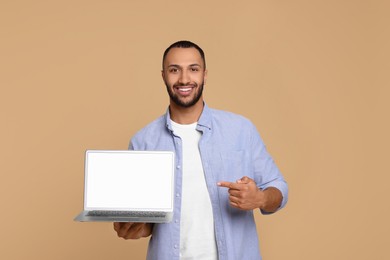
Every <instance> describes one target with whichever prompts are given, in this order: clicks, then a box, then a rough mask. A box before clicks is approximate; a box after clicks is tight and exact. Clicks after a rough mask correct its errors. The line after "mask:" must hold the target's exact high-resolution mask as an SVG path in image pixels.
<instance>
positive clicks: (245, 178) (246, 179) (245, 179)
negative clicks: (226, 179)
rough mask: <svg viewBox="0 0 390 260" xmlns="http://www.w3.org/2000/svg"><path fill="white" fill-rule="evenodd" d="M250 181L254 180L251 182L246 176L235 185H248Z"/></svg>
mask: <svg viewBox="0 0 390 260" xmlns="http://www.w3.org/2000/svg"><path fill="white" fill-rule="evenodd" d="M252 181H254V180H252V179H251V178H249V177H247V176H244V177H242V178H241V179H239V180H237V183H241V184H248V183H250V182H252Z"/></svg>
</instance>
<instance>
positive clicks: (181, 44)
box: [162, 41, 206, 69]
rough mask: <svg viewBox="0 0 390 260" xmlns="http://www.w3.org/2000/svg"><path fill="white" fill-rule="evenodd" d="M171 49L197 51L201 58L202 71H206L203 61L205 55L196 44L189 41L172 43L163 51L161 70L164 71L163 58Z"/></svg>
mask: <svg viewBox="0 0 390 260" xmlns="http://www.w3.org/2000/svg"><path fill="white" fill-rule="evenodd" d="M172 48H195V49H197V50H198V51H199V54H200V57H202V60H203V64H204V69H206V59H205V55H204V52H203V50H202V48H200V47H199V46H198V45H197V44H195V43H193V42H190V41H178V42H175V43H172V44H171V45H170V46H169V47H168V48H167V49H166V50H165V51H164V55H163V60H162V66H163V69H164V61H165V57H166V56H167V54H168V52H169V51H170V50H171V49H172Z"/></svg>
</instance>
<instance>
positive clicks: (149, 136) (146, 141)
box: [129, 115, 167, 150]
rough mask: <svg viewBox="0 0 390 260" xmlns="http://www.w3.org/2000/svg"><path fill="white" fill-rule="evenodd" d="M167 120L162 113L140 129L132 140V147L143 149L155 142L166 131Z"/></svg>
mask: <svg viewBox="0 0 390 260" xmlns="http://www.w3.org/2000/svg"><path fill="white" fill-rule="evenodd" d="M165 124H166V120H165V116H164V115H162V116H160V117H158V118H157V119H155V120H154V121H152V122H151V123H149V124H147V125H146V126H145V127H143V128H142V129H141V130H139V131H138V132H137V133H136V134H135V135H134V136H133V137H132V138H131V141H130V146H129V148H130V149H135V150H142V149H145V148H143V147H146V146H147V145H150V144H153V143H155V142H156V139H158V138H159V137H160V136H161V135H162V134H163V133H164V132H165V131H167V128H166V127H165Z"/></svg>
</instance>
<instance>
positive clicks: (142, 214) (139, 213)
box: [87, 210, 167, 218]
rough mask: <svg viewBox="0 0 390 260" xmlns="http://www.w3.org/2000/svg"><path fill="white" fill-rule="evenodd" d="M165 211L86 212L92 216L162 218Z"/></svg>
mask: <svg viewBox="0 0 390 260" xmlns="http://www.w3.org/2000/svg"><path fill="white" fill-rule="evenodd" d="M166 214H167V213H166V212H160V211H116V210H115V211H111V210H92V211H89V212H88V214H87V215H88V216H94V217H111V216H113V217H135V218H136V217H152V218H164V217H165V216H166Z"/></svg>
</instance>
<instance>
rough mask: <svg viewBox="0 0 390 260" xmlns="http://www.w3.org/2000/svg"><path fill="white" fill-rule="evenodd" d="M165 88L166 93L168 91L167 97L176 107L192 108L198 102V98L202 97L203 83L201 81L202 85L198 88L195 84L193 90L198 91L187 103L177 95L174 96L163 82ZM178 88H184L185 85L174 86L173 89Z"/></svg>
mask: <svg viewBox="0 0 390 260" xmlns="http://www.w3.org/2000/svg"><path fill="white" fill-rule="evenodd" d="M164 82H165V81H164ZM165 86H166V87H167V91H168V95H169V97H170V99H171V100H172V101H173V102H174V103H175V104H176V105H178V106H180V107H184V108H188V107H192V106H193V105H195V104H196V103H197V102H198V101H199V99H200V97H201V96H202V93H203V86H204V81H202V83H201V84H200V85H199V86H198V84H196V83H195V88H199V89H198V91H197V92H196V93H195V96H194V97H193V98H192V99H191V100H188V101H184V100H182V99H180V97H179V96H178V95H176V94H175V93H174V92H173V91H172V90H171V87H170V86H169V85H168V84H167V83H166V82H165ZM178 86H186V85H184V84H174V85H173V88H175V87H178Z"/></svg>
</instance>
